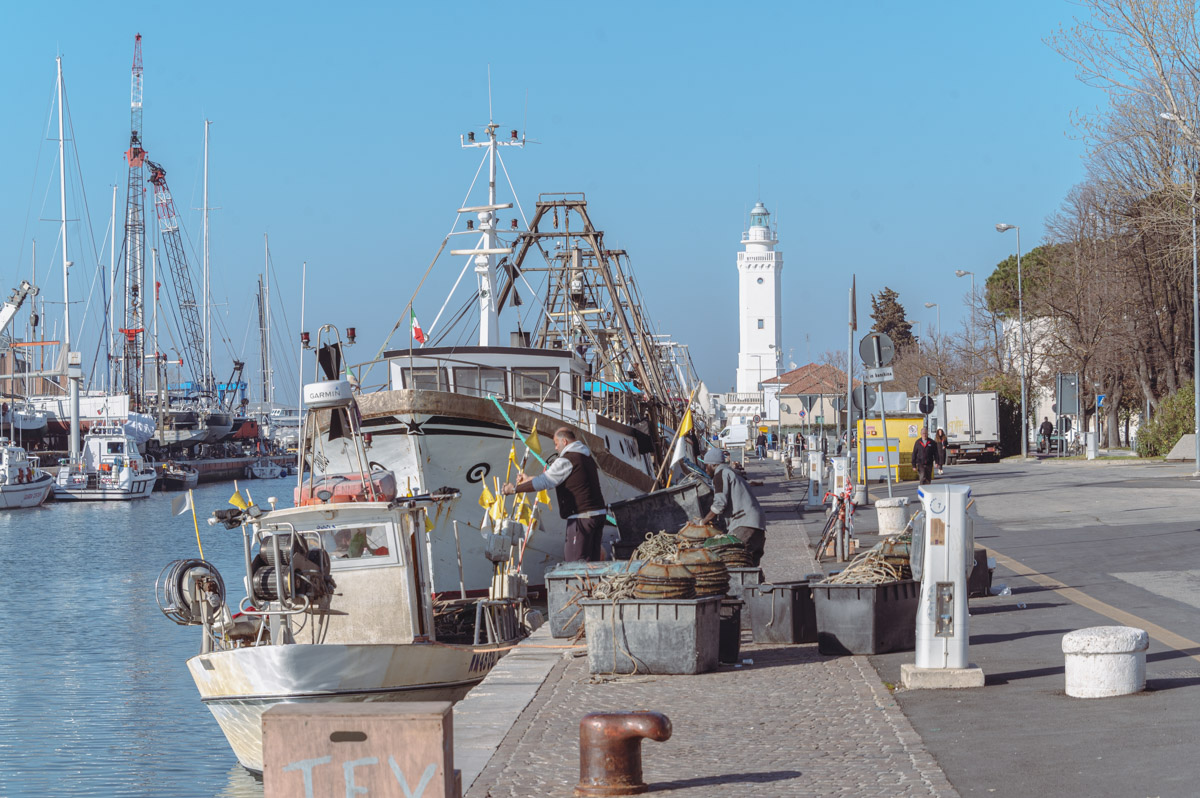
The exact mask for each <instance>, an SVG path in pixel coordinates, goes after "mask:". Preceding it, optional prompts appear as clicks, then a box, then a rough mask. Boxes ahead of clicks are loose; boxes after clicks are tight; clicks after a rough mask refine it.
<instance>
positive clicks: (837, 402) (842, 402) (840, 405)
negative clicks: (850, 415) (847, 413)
mask: <svg viewBox="0 0 1200 798" xmlns="http://www.w3.org/2000/svg"><path fill="white" fill-rule="evenodd" d="M833 409H834V410H836V411H838V412H839V413H840V412H841V411H843V410H845V409H846V397H844V396H842V395H840V394H839V395H838V396H835V397H833Z"/></svg>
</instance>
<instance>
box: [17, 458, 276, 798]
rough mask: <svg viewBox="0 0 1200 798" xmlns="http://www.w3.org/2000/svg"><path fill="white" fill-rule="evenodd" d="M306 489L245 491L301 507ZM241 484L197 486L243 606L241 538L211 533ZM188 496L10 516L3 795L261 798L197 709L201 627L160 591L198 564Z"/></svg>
mask: <svg viewBox="0 0 1200 798" xmlns="http://www.w3.org/2000/svg"><path fill="white" fill-rule="evenodd" d="M294 484H295V478H294V477H292V478H290V479H286V478H285V479H278V480H263V481H249V482H242V483H240V487H242V489H243V490H249V491H250V493H251V496H252V497H253V499H254V500H255V501H256V502H259V503H265V501H266V499H267V497H268V496H277V497H278V498H279V499H280V504H281V505H282V506H290V505H291V494H292V487H293V486H294ZM232 493H233V483H225V482H222V483H216V484H208V485H202V486H200V487H199V488H198V489H196V491H195V493H194V495H195V499H196V511H197V518H198V519H199V530H200V543H201V544H202V545H203V548H204V555H205V558H206V559H208V560H209V561H210V562H212V563H213V564H215V565H216V566H217V567H218V568H219V569H220V572H221V575H222V577H223V578H224V580H225V586H226V593H227V597H228V599H229V602H230V604H231V605H236V603H237V601H239V600H240V599H241V597H242V596H243V595H244V589H243V586H242V568H243V566H242V537H241V531H240V530H238V529H234V530H226V529H225V528H224V527H222V526H217V527H210V526H208V524H207V523H206V518H207V517H208V516H209V515H210V514H211V513H212V511H213V510H215V509H220V508H223V507H228V506H229V505H228V504H227V501H228V499H229V497H230V496H231V495H232ZM179 495H180V494H175V493H156V494H154V495H152V496H151V497H150V498H148V499H142V500H138V501H133V502H80V503H74V504H58V505H56V504H47V505H45V506H43V507H40V508H35V509H31V510H14V511H9V512H7V513H5V514H3V515H0V585H3V587H4V589H5V598H4V600H3V601H0V630H2V634H3V639H2V641H0V685H2V686H3V689H2V690H0V796H4V797H5V798H16V797H17V796H60V797H63V798H65V797H66V796H106V798H107V797H108V796H173V797H174V798H184V796H205V797H206V798H208V797H209V796H227V797H229V798H251V797H252V796H255V797H257V796H261V795H262V785H261V782H259V781H258V780H257V779H255V778H254V777H253V776H251V775H250V774H249V773H248V772H246V771H245V770H243V769H242V768H241V766H240V765H238V763H237V760H236V758H235V757H234V755H233V752H232V751H231V750H230V749H229V746H228V745H227V744H226V742H225V738H224V736H223V735H222V734H221V731H220V729H219V728H218V727H217V724H216V721H214V720H213V718H212V715H211V714H210V713H209V711H208V709H207V708H206V707H205V706H204V705H203V704H202V703H201V702H200V698H199V696H198V694H197V692H196V688H195V687H194V685H193V684H192V679H191V677H190V676H189V675H188V671H187V667H186V665H185V664H184V663H185V661H186V660H187V659H188V658H189V657H191V656H194V655H195V654H197V653H199V649H200V628H199V627H195V626H190V627H184V626H177V625H175V624H174V623H173V622H171V621H169V620H167V618H166V617H164V616H163V615H162V613H161V612H160V611H159V609H158V604H157V602H156V601H155V596H154V583H155V580H156V579H157V578H158V575H159V572H160V571H161V570H162V568H163V566H165V565H166V564H167V563H168V562H170V561H171V560H175V559H184V558H190V557H198V556H199V551H198V549H197V541H196V531H195V528H194V527H193V524H192V516H191V514H190V513H187V514H185V515H181V516H172V515H171V500H172V499H173V498H175V497H176V496H179Z"/></svg>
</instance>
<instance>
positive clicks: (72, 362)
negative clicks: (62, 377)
mask: <svg viewBox="0 0 1200 798" xmlns="http://www.w3.org/2000/svg"><path fill="white" fill-rule="evenodd" d="M55 61H57V62H58V199H59V208H60V209H61V210H62V226H61V228H60V232H61V235H62V263H63V346H62V349H61V350H60V353H61V354H65V355H66V356H65V357H63V358H62V360H61V361H60V362H63V363H65V364H67V382H68V384H69V387H68V392H69V396H70V399H69V400H68V401H69V403H70V406H71V433H70V436H69V438H68V444H67V447H68V449H67V456H68V457H69V458H70V462H71V463H72V464H73V463H76V462H78V460H79V379H80V377H81V376H82V373H81V370H80V368H79V363H78V360H77V359H76V358H75V355H74V353H73V352H71V292H70V287H69V285H68V282H67V272H68V270H69V269H70V268H71V261H69V260H67V159H66V150H67V147H66V134H65V132H64V129H63V74H62V56H59V57H58V58H56V59H55Z"/></svg>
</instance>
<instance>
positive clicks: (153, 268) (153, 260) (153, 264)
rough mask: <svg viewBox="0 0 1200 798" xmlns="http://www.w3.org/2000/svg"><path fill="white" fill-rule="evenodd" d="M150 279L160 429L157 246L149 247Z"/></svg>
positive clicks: (160, 378)
mask: <svg viewBox="0 0 1200 798" xmlns="http://www.w3.org/2000/svg"><path fill="white" fill-rule="evenodd" d="M150 280H151V281H152V282H153V283H154V395H155V397H156V399H157V401H155V403H154V404H155V405H157V406H158V429H159V430H160V434H161V430H162V428H163V425H164V419H163V411H164V408H163V405H164V404H165V401H164V399H165V397H164V396H163V387H162V382H163V381H162V356H161V355H159V350H158V248H157V247H151V248H150Z"/></svg>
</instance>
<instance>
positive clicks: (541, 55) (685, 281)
mask: <svg viewBox="0 0 1200 798" xmlns="http://www.w3.org/2000/svg"><path fill="white" fill-rule="evenodd" d="M489 11H490V13H491V14H492V16H490V17H489ZM1078 11H1079V9H1078V7H1077V6H1074V5H1071V4H1068V3H1065V2H1051V1H1048V0H1022V1H1021V2H1015V3H1011V4H1009V5H1008V6H1006V7H1005V8H1004V10H1003V12H1002V11H1001V10H1000V9H998V8H997V7H995V6H987V5H981V4H975V3H949V2H939V3H926V4H916V5H908V6H904V5H901V4H895V3H885V2H860V3H837V4H824V3H822V4H816V3H790V2H779V3H767V2H762V3H739V4H733V3H702V2H697V3H686V4H685V3H632V2H629V3H627V2H613V3H606V4H603V5H599V6H597V5H586V4H583V5H580V4H570V3H562V2H554V3H539V2H526V3H517V4H504V3H499V4H497V3H489V4H482V3H472V2H455V3H423V4H415V3H414V4H395V3H378V4H361V3H360V4H352V3H347V4H326V3H322V4H312V3H305V2H294V3H271V4H259V3H236V4H235V3H207V4H202V5H196V4H145V3H143V4H132V5H129V4H103V6H101V4H93V3H83V2H77V3H68V4H65V5H64V4H53V5H51V4H33V3H30V4H21V5H17V6H10V7H9V8H8V9H7V10H6V21H5V25H4V26H3V28H2V30H0V68H2V69H3V74H4V75H5V78H4V81H3V87H4V90H3V97H2V99H3V106H4V109H5V113H4V118H5V123H4V125H2V126H0V146H2V150H3V152H4V153H5V157H4V158H3V159H2V160H0V253H2V256H3V264H4V269H3V275H4V278H5V280H4V284H3V285H0V290H3V291H4V292H5V294H7V290H8V288H10V287H11V286H12V285H14V284H15V281H16V280H17V279H19V278H22V277H23V278H27V277H28V275H29V259H30V239H32V238H34V237H36V238H37V239H38V261H39V273H40V274H41V273H44V272H45V270H47V269H49V268H51V267H52V266H54V265H55V264H57V262H58V261H57V259H56V258H57V257H58V256H57V255H55V253H54V251H53V250H54V246H55V243H54V242H55V237H56V234H57V229H56V227H57V226H56V223H54V222H46V221H39V220H40V219H57V218H58V216H59V213H58V189H57V182H56V181H57V178H56V175H55V173H54V170H53V164H54V159H55V157H56V153H55V147H56V144H55V142H52V141H43V135H44V133H45V131H46V126H47V124H48V123H51V119H52V117H51V115H50V113H49V107H50V103H51V102H52V99H53V88H54V57H55V55H56V54H57V53H59V52H61V53H62V54H63V56H64V71H65V75H66V81H67V93H68V99H69V101H70V105H71V110H72V114H73V121H74V131H75V137H76V140H77V144H78V149H79V157H80V167H81V171H82V175H83V187H84V189H85V191H86V196H87V201H88V203H89V206H90V212H91V223H92V229H93V231H94V232H93V233H92V235H94V238H95V240H96V241H97V242H99V241H100V240H101V239H102V237H103V236H104V234H105V228H106V226H107V224H108V215H109V208H110V202H111V188H110V186H111V185H112V184H114V183H116V184H118V185H120V186H121V188H120V191H119V197H118V214H120V213H121V210H122V208H123V205H124V202H125V198H124V184H125V175H126V171H125V164H124V161H123V159H122V153H123V151H124V150H125V148H126V146H127V136H128V132H127V131H128V122H129V66H130V61H131V56H132V48H133V37H134V34H135V33H137V32H140V33H141V34H142V35H143V37H144V45H143V50H144V65H145V119H144V131H145V141H146V147H147V149H148V150H149V152H150V157H151V158H153V159H154V160H156V161H160V162H161V163H162V164H163V165H164V166H166V168H167V169H168V172H169V180H170V182H171V187H172V190H173V192H174V194H175V198H176V201H177V204H178V205H179V207H180V209H181V211H183V212H184V217H185V218H184V225H185V227H186V229H187V231H188V236H189V238H190V239H191V240H192V241H194V242H198V241H199V237H200V219H199V214H198V213H196V212H194V211H192V210H191V209H193V208H197V207H199V206H200V204H201V201H200V190H201V189H200V163H201V157H202V139H203V122H202V120H203V119H204V118H205V117H207V118H209V119H211V120H213V125H212V128H211V136H212V139H211V145H210V148H211V149H210V157H211V166H210V204H211V205H212V206H215V207H219V208H220V210H217V211H214V212H213V214H212V262H213V271H214V278H213V279H214V292H215V293H216V294H217V296H218V301H219V302H220V303H221V312H222V313H223V314H227V318H226V322H225V326H226V327H227V329H228V330H229V333H230V336H231V337H232V339H233V342H232V347H233V349H234V350H235V351H236V352H238V353H239V355H241V356H246V357H252V355H253V353H254V351H255V344H254V342H253V338H252V337H251V338H250V339H249V340H247V339H246V334H247V333H246V330H247V323H246V321H247V318H248V317H249V315H250V314H251V313H252V308H253V293H254V290H255V287H254V286H255V275H256V274H257V273H258V272H259V271H260V270H261V268H262V260H263V257H262V236H263V233H264V232H265V233H269V234H270V237H271V249H272V257H273V262H274V264H275V266H276V268H278V269H279V270H280V279H281V280H282V282H283V283H284V286H283V291H282V294H283V295H282V296H281V297H280V298H279V302H280V305H283V306H285V307H286V310H287V313H288V315H289V317H290V318H291V321H292V325H293V329H295V328H296V325H297V321H298V316H299V273H300V263H301V262H302V261H308V264H309V273H308V274H309V278H308V279H309V283H308V289H309V300H308V303H307V314H308V316H307V318H308V321H307V323H306V325H305V326H306V327H308V328H309V329H310V330H315V328H316V327H317V326H318V324H319V323H320V322H324V321H329V322H333V323H336V324H339V325H342V326H345V325H354V326H357V327H358V330H359V339H360V341H362V342H363V343H362V344H360V346H359V348H358V349H357V350H356V352H355V353H354V354H355V355H356V356H357V357H356V359H366V358H367V357H368V356H369V355H371V354H373V353H374V350H375V348H376V347H377V346H378V345H379V343H380V342H381V340H382V337H383V336H384V335H385V334H386V333H387V331H388V330H390V329H391V326H392V324H393V323H394V322H395V320H396V318H397V316H398V314H399V313H400V311H401V310H402V309H403V307H404V304H405V303H406V302H407V300H408V298H409V296H410V294H411V293H412V290H413V288H414V286H415V283H416V281H417V280H418V279H419V278H420V275H421V274H422V273H423V272H424V270H425V267H426V265H427V264H428V262H429V260H430V259H431V257H432V256H433V254H434V252H435V251H436V250H437V247H438V245H439V244H440V242H441V239H442V236H443V235H444V234H445V232H446V231H447V230H448V229H449V227H450V225H451V223H452V222H453V219H454V211H455V209H456V208H457V207H458V203H459V202H460V201H461V200H462V198H463V195H464V193H465V192H466V188H467V186H468V185H469V183H470V180H471V177H472V175H473V173H474V171H475V167H476V165H477V163H478V151H471V152H464V151H462V150H460V148H459V145H458V136H459V134H460V133H463V132H465V131H467V130H469V129H476V130H479V129H481V128H482V126H483V125H484V124H485V123H486V121H487V79H486V70H487V66H488V65H489V64H490V65H491V69H492V79H493V103H494V108H495V112H494V116H495V119H496V121H497V122H498V123H500V124H501V125H502V127H503V128H504V129H506V130H507V129H508V128H511V127H517V128H520V127H522V124H523V117H524V114H525V97H526V92H528V97H529V110H528V127H527V130H528V135H529V136H530V137H531V138H534V139H536V140H538V141H539V142H541V143H540V144H538V145H536V146H530V147H528V148H527V149H525V150H523V151H521V150H509V151H507V152H506V153H505V155H506V160H507V164H508V167H509V171H510V174H511V175H512V176H513V179H514V181H515V184H516V187H517V190H518V192H519V196H520V199H521V202H522V203H523V204H524V205H525V207H526V210H527V212H531V211H532V207H533V204H534V202H535V201H536V198H537V194H538V193H539V192H554V191H583V192H586V194H587V198H588V200H589V207H590V210H591V213H592V217H593V219H594V220H595V221H596V223H597V225H598V226H600V227H602V228H603V229H604V230H605V231H606V233H607V236H608V241H609V243H610V245H615V246H620V247H623V248H625V249H627V250H629V252H630V253H631V255H632V262H633V265H634V267H635V269H636V271H637V273H638V277H639V279H640V282H641V285H642V288H643V291H644V293H645V294H646V295H647V297H648V301H649V304H650V310H651V312H652V314H653V315H654V317H655V318H656V319H657V321H658V324H659V326H660V329H661V330H662V331H664V332H670V333H672V334H673V335H674V336H675V338H676V339H677V340H681V341H684V342H687V343H689V344H690V346H691V351H692V353H693V356H694V359H695V361H696V363H697V365H698V367H699V369H700V372H701V375H702V376H703V377H704V378H705V379H706V381H707V382H708V383H709V385H710V386H711V387H713V388H714V389H717V390H727V389H728V388H729V387H730V386H731V385H732V384H733V381H734V369H735V366H736V362H735V361H736V354H737V348H738V342H737V326H736V314H737V306H736V294H735V292H736V285H737V282H736V269H735V262H736V261H735V259H736V253H737V251H738V248H739V240H740V234H741V231H742V229H743V226H744V222H745V214H746V212H747V210H748V209H749V207H750V206H751V205H752V204H753V202H754V201H755V199H757V198H758V197H759V195H760V189H759V184H760V181H761V198H762V199H763V200H764V201H765V202H766V204H767V206H768V207H769V208H770V209H771V210H772V211H773V212H775V213H776V214H778V219H779V235H780V241H781V249H782V250H783V252H784V255H785V268H784V276H783V292H784V293H783V302H784V307H785V322H784V334H783V337H784V349H785V350H786V351H788V352H790V354H789V358H788V359H789V360H792V361H795V362H796V363H804V362H807V361H808V359H809V358H810V356H811V358H813V359H816V358H818V357H819V356H820V354H821V353H822V352H824V351H826V350H828V349H833V348H837V349H844V348H845V345H846V310H845V308H846V293H847V289H848V287H849V282H850V274H851V273H852V272H853V273H857V275H858V287H859V317H860V327H863V326H867V325H863V324H862V322H863V321H866V322H867V324H868V325H869V320H868V319H867V314H868V313H869V296H868V295H869V294H870V293H872V292H876V291H878V290H879V289H880V288H882V287H883V286H884V285H887V286H890V287H892V288H894V289H895V290H897V291H898V292H899V293H900V301H901V302H902V304H904V306H905V308H906V309H907V310H908V314H909V318H910V319H914V320H917V319H919V320H921V321H922V323H923V326H928V325H931V324H933V323H934V318H935V311H934V310H932V309H931V310H927V309H926V308H925V307H924V306H923V305H924V303H925V302H927V301H932V302H939V303H941V306H942V314H941V316H942V325H943V327H944V328H946V329H951V328H957V327H958V326H959V325H960V323H961V320H962V318H963V317H964V316H965V312H964V310H965V308H964V301H965V296H966V293H967V291H968V288H969V283H968V280H967V279H965V278H964V279H961V280H960V279H956V278H955V277H954V270H955V269H969V270H973V271H975V272H976V273H977V275H978V280H979V282H980V283H982V281H983V279H985V278H986V276H987V275H988V274H989V273H990V272H991V270H992V268H994V266H995V264H996V263H997V262H998V261H999V260H1001V259H1003V258H1004V257H1006V256H1007V255H1009V254H1010V253H1011V252H1012V251H1013V250H1014V248H1015V245H1016V240H1015V237H1014V236H1013V234H1012V233H1009V234H1006V235H1004V236H1000V235H998V234H997V233H996V232H995V231H994V230H993V225H994V224H995V223H996V222H999V221H1005V222H1010V223H1014V224H1020V225H1022V244H1023V246H1024V248H1025V249H1026V250H1028V249H1029V248H1031V247H1032V246H1034V245H1036V244H1037V243H1038V241H1039V240H1040V238H1041V235H1042V230H1043V225H1044V220H1045V218H1046V216H1047V215H1048V214H1050V213H1052V212H1053V211H1054V210H1055V208H1056V207H1057V206H1058V204H1059V203H1060V202H1061V200H1062V198H1063V197H1064V196H1065V194H1066V192H1067V191H1068V190H1069V188H1070V187H1071V186H1072V185H1073V184H1075V183H1077V182H1079V181H1080V180H1081V179H1082V175H1083V164H1082V160H1081V156H1082V154H1083V147H1082V144H1081V143H1080V142H1079V141H1077V140H1076V139H1075V138H1074V136H1073V133H1072V128H1071V119H1070V117H1071V113H1072V112H1073V111H1075V110H1076V109H1083V110H1090V109H1092V108H1093V107H1095V106H1096V105H1097V104H1099V103H1101V102H1102V101H1103V97H1102V96H1101V95H1100V94H1099V93H1098V92H1095V91H1094V90H1089V89H1086V88H1085V87H1083V86H1081V85H1080V84H1078V83H1077V82H1076V81H1075V80H1074V77H1073V73H1072V70H1071V68H1070V66H1069V65H1068V64H1066V63H1064V62H1063V61H1062V60H1061V59H1060V58H1059V57H1058V56H1057V55H1056V54H1055V53H1053V52H1052V51H1051V50H1050V49H1049V48H1048V47H1047V46H1046V45H1045V44H1044V43H1043V41H1042V40H1043V39H1044V38H1045V37H1046V36H1047V35H1049V34H1050V33H1051V32H1052V31H1053V30H1054V29H1055V28H1057V26H1058V25H1059V24H1065V23H1069V22H1070V19H1071V17H1072V15H1073V14H1075V13H1078ZM51 135H54V134H51ZM39 159H40V160H39ZM76 197H77V195H76ZM75 207H77V205H76V199H75V198H73V199H72V208H75ZM185 209H186V210H185ZM77 212H78V211H74V212H72V213H71V214H70V215H74V214H75V213H77ZM121 224H122V222H121V220H120V219H118V227H120V225H121ZM75 227H76V228H77V229H76V232H74V233H73V234H72V236H73V243H72V245H71V246H72V248H73V250H74V251H73V253H72V259H73V260H74V261H75V262H76V263H77V264H81V265H79V266H77V267H76V268H75V269H74V270H73V276H72V281H73V283H72V286H73V287H72V294H73V299H80V298H81V297H86V294H87V287H88V280H89V279H90V278H91V276H92V273H93V272H94V271H95V268H96V267H95V261H94V259H93V258H91V256H90V255H88V254H87V252H86V251H85V252H83V253H82V254H81V252H80V248H79V244H78V243H75V242H77V241H79V240H80V239H81V237H83V236H86V233H85V232H84V231H83V230H82V225H76V226H75ZM462 240H463V239H459V241H462ZM119 244H120V239H119V238H118V247H119ZM88 249H90V244H88ZM107 251H108V248H107V245H106V246H105V247H104V253H103V255H102V258H101V260H102V261H103V262H105V263H107V261H108V255H107ZM196 265H197V267H198V264H196ZM460 267H461V262H456V261H455V260H451V259H448V258H447V259H443V261H442V262H441V263H440V265H439V269H438V270H437V271H435V273H434V274H433V275H432V276H431V277H430V279H429V281H428V282H427V283H426V285H425V287H424V288H423V289H422V292H421V294H420V296H419V297H418V299H417V303H416V311H417V314H418V316H419V317H420V318H421V320H422V322H423V323H424V324H425V325H426V326H428V325H429V324H430V322H431V321H432V319H433V316H434V315H435V314H436V312H437V309H438V307H440V305H441V303H442V300H443V299H444V297H445V294H446V293H447V291H448V290H449V287H450V285H451V284H452V283H453V280H454V278H455V277H456V276H457V273H458V270H459V268H460ZM39 282H41V283H44V284H45V285H46V295H47V297H48V299H51V300H57V299H60V298H61V276H59V275H57V274H56V275H55V277H54V278H52V279H46V280H43V279H41V278H40V277H39ZM460 296H461V295H460ZM464 298H465V297H464ZM454 304H455V305H457V304H458V300H457V299H456V302H455V303H454ZM73 307H74V306H73ZM48 315H52V314H51V312H50V310H48ZM50 321H51V323H52V320H50ZM84 334H85V336H94V335H96V330H95V329H94V328H93V329H85V331H84ZM251 335H252V334H251ZM401 340H406V339H405V338H404V336H401ZM288 345H289V346H291V345H292V343H291V342H289V344H288ZM82 348H83V349H84V351H85V352H88V351H89V348H88V346H86V345H84V346H83V347H82ZM218 350H219V351H221V352H224V348H223V347H219V348H218ZM368 350H369V351H368ZM225 362H226V357H224V356H222V357H221V360H220V361H219V363H220V364H221V365H219V367H218V371H219V372H221V376H223V373H224V371H225V366H224V365H223V364H224V363H225Z"/></svg>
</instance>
